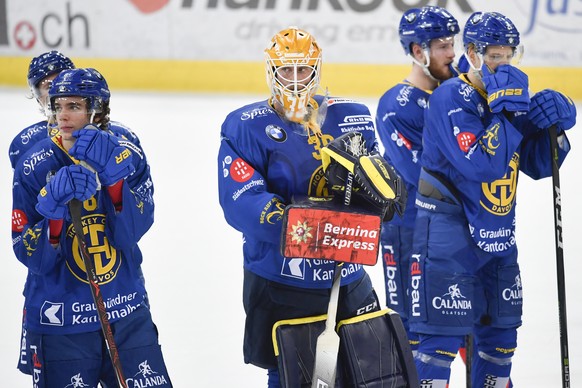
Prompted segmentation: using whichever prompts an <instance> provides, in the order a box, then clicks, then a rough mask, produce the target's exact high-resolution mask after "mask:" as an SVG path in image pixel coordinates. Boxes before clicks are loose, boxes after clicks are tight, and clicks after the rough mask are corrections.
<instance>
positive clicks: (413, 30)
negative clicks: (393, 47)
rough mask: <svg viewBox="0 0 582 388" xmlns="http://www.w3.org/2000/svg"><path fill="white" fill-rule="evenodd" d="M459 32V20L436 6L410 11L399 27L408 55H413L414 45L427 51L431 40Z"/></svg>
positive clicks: (405, 14) (402, 43) (401, 39)
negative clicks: (412, 48) (412, 47)
mask: <svg viewBox="0 0 582 388" xmlns="http://www.w3.org/2000/svg"><path fill="white" fill-rule="evenodd" d="M459 31H460V29H459V23H458V22H457V19H455V17H454V16H453V15H451V14H450V13H449V12H448V11H447V10H446V9H444V8H441V7H436V6H426V7H422V8H411V9H409V10H408V11H406V12H404V14H403V15H402V18H401V19H400V25H399V26H398V34H399V35H400V44H401V45H402V47H403V48H404V53H405V54H407V55H412V51H411V46H412V44H413V43H416V44H418V45H420V46H421V47H422V49H423V50H427V49H428V48H429V47H430V41H431V40H433V39H438V38H444V37H449V36H454V35H456V34H458V33H459Z"/></svg>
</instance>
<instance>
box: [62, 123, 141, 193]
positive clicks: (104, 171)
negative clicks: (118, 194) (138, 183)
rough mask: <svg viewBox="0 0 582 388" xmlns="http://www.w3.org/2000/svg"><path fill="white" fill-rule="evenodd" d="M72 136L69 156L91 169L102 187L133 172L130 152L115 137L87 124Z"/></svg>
mask: <svg viewBox="0 0 582 388" xmlns="http://www.w3.org/2000/svg"><path fill="white" fill-rule="evenodd" d="M73 136H74V137H76V138H77V140H76V141H75V144H74V145H73V147H71V149H70V150H69V154H71V156H73V157H74V158H77V159H79V160H83V161H86V162H87V163H88V164H89V165H90V166H91V167H93V168H94V169H95V171H97V174H99V179H100V181H101V183H103V184H104V185H106V186H111V185H113V184H114V183H116V182H117V181H119V180H120V179H123V178H125V177H127V176H129V175H130V174H132V173H133V172H134V170H135V167H134V166H133V163H132V153H131V151H130V150H129V149H127V148H125V147H123V146H121V145H120V144H119V139H118V138H117V137H116V136H115V135H113V134H111V133H109V132H106V131H103V130H100V129H98V128H97V127H96V126H94V125H92V124H89V125H86V126H85V127H84V128H83V129H80V130H78V131H75V132H73Z"/></svg>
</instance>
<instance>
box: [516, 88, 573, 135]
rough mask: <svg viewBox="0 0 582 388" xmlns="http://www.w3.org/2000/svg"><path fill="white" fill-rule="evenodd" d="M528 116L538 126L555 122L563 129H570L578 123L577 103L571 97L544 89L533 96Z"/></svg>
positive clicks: (543, 127) (545, 125)
mask: <svg viewBox="0 0 582 388" xmlns="http://www.w3.org/2000/svg"><path fill="white" fill-rule="evenodd" d="M527 118H528V119H529V120H530V121H531V122H532V124H534V125H535V126H536V127H538V128H542V129H545V128H549V127H551V126H552V125H554V124H555V125H556V126H557V127H558V128H559V129H561V130H566V129H570V128H572V127H573V126H574V124H576V105H574V102H572V100H571V99H570V98H569V97H566V96H564V95H563V94H561V93H558V92H556V91H555V90H551V89H544V90H542V91H541V92H538V93H536V94H535V95H534V96H533V97H532V99H531V108H530V111H529V113H528V115H527Z"/></svg>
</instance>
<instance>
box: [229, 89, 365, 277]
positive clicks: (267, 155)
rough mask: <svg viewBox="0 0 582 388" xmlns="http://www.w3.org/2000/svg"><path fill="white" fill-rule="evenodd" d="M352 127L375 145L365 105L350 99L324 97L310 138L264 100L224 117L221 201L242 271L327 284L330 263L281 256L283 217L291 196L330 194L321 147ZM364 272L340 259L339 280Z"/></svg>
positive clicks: (331, 264) (301, 128)
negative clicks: (238, 243)
mask: <svg viewBox="0 0 582 388" xmlns="http://www.w3.org/2000/svg"><path fill="white" fill-rule="evenodd" d="M315 99H316V101H317V103H319V104H320V103H321V101H322V97H321V96H316V98H315ZM350 131H359V132H361V133H362V134H363V137H364V139H365V140H366V144H367V145H368V147H369V149H372V148H373V149H376V139H375V133H374V123H373V120H372V117H371V115H370V111H369V109H368V108H367V107H366V106H365V105H363V104H360V103H356V102H354V101H352V100H347V99H338V98H330V99H329V101H328V105H327V115H326V116H325V121H324V122H323V124H322V125H321V132H322V135H321V136H316V135H311V136H308V135H307V134H305V133H304V128H303V126H302V125H300V124H297V123H292V122H289V121H286V120H283V119H281V117H279V115H278V114H277V113H276V112H275V110H274V109H273V108H272V107H271V106H270V105H269V103H268V101H261V102H257V103H254V104H250V105H247V106H244V107H242V108H240V109H237V110H235V111H234V112H232V113H230V114H229V115H228V116H227V117H226V119H225V121H224V123H223V125H222V130H221V137H222V139H221V143H220V150H219V154H218V173H219V177H218V190H219V200H220V204H221V206H222V209H223V211H224V216H225V218H226V221H227V222H228V223H229V224H230V225H231V226H232V227H233V228H235V229H236V230H238V231H240V232H242V234H243V238H244V244H243V255H244V268H245V269H247V270H249V271H251V272H253V273H255V274H257V275H259V276H261V277H263V278H266V279H269V280H272V281H275V282H278V283H283V284H287V285H291V286H295V287H301V288H329V287H331V284H332V280H333V269H334V262H332V261H328V260H309V259H303V258H287V257H284V256H282V255H281V251H280V245H281V244H280V242H281V231H282V228H283V225H282V219H283V214H284V210H285V206H286V205H288V204H290V203H292V200H293V198H294V197H295V198H297V197H305V196H306V195H310V196H325V195H327V194H328V193H327V188H326V180H325V177H324V172H323V168H322V164H321V156H320V150H321V148H322V147H324V146H325V145H326V144H328V143H329V142H330V141H331V140H333V139H334V138H336V137H339V136H340V135H342V134H344V133H347V132H350ZM363 271H364V270H363V268H362V266H361V265H360V264H346V265H344V267H343V269H342V276H343V278H342V285H346V284H349V283H351V282H353V281H355V280H357V279H359V278H360V277H361V276H362V275H363V274H364V272H363Z"/></svg>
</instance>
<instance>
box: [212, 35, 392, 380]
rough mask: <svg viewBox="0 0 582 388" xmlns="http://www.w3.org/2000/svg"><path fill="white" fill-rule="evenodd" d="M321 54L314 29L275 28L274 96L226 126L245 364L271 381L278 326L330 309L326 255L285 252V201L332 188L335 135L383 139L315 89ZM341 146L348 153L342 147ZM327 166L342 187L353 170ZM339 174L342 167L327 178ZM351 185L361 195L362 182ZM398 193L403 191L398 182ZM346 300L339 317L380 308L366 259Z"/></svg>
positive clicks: (358, 110)
mask: <svg viewBox="0 0 582 388" xmlns="http://www.w3.org/2000/svg"><path fill="white" fill-rule="evenodd" d="M321 58H322V57H321V48H320V47H319V45H318V44H317V42H316V41H315V38H314V37H313V36H312V35H311V34H309V33H308V32H306V31H303V30H301V29H298V28H296V27H290V28H287V29H284V30H282V31H280V32H279V33H277V34H276V35H275V36H274V37H273V38H272V40H271V42H270V44H269V45H268V47H267V49H266V50H265V63H266V73H267V82H268V86H269V88H270V96H269V98H268V99H266V100H264V101H258V102H255V103H252V104H249V105H246V106H244V107H241V108H239V109H237V110H235V111H233V112H232V113H230V114H229V115H228V116H227V117H226V119H225V121H224V123H223V125H222V128H221V143H220V149H219V154H218V172H219V178H218V189H219V201H220V205H221V206H222V209H223V211H224V216H225V219H226V221H227V222H228V223H229V224H230V225H231V226H232V227H233V228H235V229H236V230H238V231H240V232H241V233H242V235H243V239H244V245H243V256H244V284H243V304H244V308H245V313H246V323H245V333H244V345H243V352H244V361H245V363H249V364H253V365H256V366H258V367H261V368H264V369H267V370H268V381H269V382H268V384H269V387H278V386H280V384H281V383H280V379H279V373H278V364H277V358H276V356H275V353H274V350H273V342H272V336H271V332H272V328H273V325H274V324H275V323H276V322H278V321H281V320H286V319H293V318H301V317H309V316H318V315H321V314H325V313H326V311H327V306H328V302H329V298H330V288H331V285H332V279H333V274H334V267H335V263H334V262H332V261H329V260H310V259H305V258H297V257H285V256H283V255H282V254H281V249H280V248H281V247H280V241H281V230H282V227H283V222H282V221H283V215H284V211H285V207H286V206H287V205H288V204H290V203H291V202H292V199H293V198H294V197H300V196H303V197H305V196H314V197H324V196H328V195H329V191H328V189H327V183H326V178H325V172H324V170H323V165H322V154H321V149H322V148H324V147H325V145H327V144H328V143H330V142H331V141H332V140H333V139H334V138H338V137H340V136H341V135H343V134H344V133H347V132H357V133H360V134H361V138H362V144H363V146H368V147H373V146H375V144H376V143H375V133H374V124H373V119H372V117H371V115H370V111H369V109H368V108H367V107H366V106H365V105H363V104H360V103H357V102H355V101H352V100H349V99H342V98H328V97H327V96H324V95H318V94H317V91H318V89H319V80H320V75H321V66H322V59H321ZM349 117H358V118H360V120H359V121H358V122H357V123H354V124H352V123H350V122H349V120H347V119H346V118H349ZM370 151H371V149H367V152H370ZM336 153H337V154H339V155H341V146H338V150H337V151H336ZM344 159H345V160H347V162H348V163H347V164H344V168H346V170H348V171H349V172H350V173H353V174H354V176H361V177H363V176H365V173H364V175H362V174H358V172H359V171H360V170H361V169H362V168H363V167H362V166H360V165H359V164H358V163H357V161H354V160H352V163H350V162H349V161H350V158H347V157H344ZM368 159H369V160H370V161H371V160H372V158H368ZM330 160H331V158H330ZM358 160H359V159H358ZM342 162H343V161H342ZM366 163H367V162H366V161H364V164H366ZM352 164H353V168H352V167H351V165H352ZM360 164H361V163H360ZM328 167H329V168H330V170H329V172H328V176H330V177H331V179H335V178H334V177H337V182H338V187H337V190H338V191H340V192H341V191H342V190H343V189H342V188H341V187H340V186H341V182H342V179H343V181H345V179H347V178H348V177H349V176H350V175H349V174H347V173H345V172H342V170H341V169H340V168H339V167H337V168H336V167H333V164H332V163H330V164H328ZM364 170H365V171H367V172H368V174H369V176H370V177H372V176H373V175H374V169H373V168H364ZM333 171H337V173H336V174H333V175H330V174H332V173H333ZM370 179H371V178H370ZM372 180H374V179H372ZM354 186H355V188H356V190H355V191H353V192H354V194H353V195H354V200H355V201H357V200H356V199H355V198H356V197H357V196H360V193H358V192H360V188H362V190H363V186H360V184H359V183H356V184H355V185H354ZM375 190H379V191H378V192H379V193H380V194H382V195H386V194H388V193H389V191H388V190H386V187H385V186H383V185H379V187H378V188H377V189H376V188H375ZM393 190H394V192H395V193H396V192H398V190H399V189H397V188H394V189H393ZM356 193H358V194H356ZM361 193H363V191H362V192H361ZM393 199H394V198H393ZM377 206H379V208H380V209H382V210H384V209H385V212H384V213H385V214H388V213H389V211H390V208H391V206H389V204H388V202H386V203H385V204H379V205H377ZM339 300H340V304H339V306H338V320H343V319H347V318H352V317H355V316H358V315H361V314H362V313H363V312H367V311H375V310H378V309H379V303H378V298H377V296H376V293H375V292H374V289H373V287H372V282H371V280H370V278H369V276H368V274H366V272H365V270H364V268H363V267H362V265H359V264H351V263H350V264H346V265H344V266H343V269H342V271H341V288H340V296H339ZM218 384H219V383H218Z"/></svg>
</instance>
